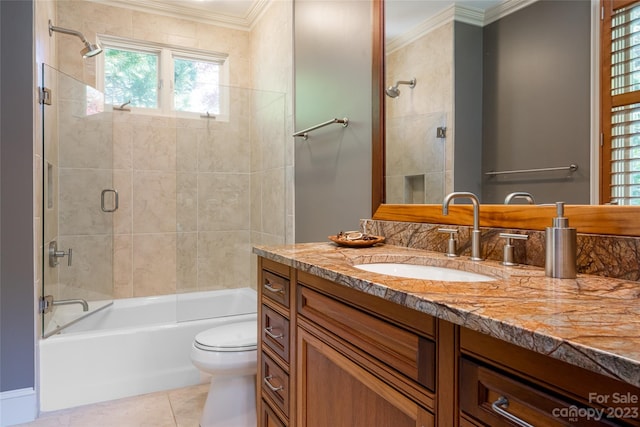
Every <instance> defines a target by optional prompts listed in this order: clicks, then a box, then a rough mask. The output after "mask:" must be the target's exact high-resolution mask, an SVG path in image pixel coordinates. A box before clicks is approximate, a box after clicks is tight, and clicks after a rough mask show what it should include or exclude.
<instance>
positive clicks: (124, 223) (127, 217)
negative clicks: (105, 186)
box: [107, 170, 133, 234]
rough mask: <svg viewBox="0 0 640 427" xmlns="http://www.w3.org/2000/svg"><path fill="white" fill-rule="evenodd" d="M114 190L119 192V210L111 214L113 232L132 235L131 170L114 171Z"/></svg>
mask: <svg viewBox="0 0 640 427" xmlns="http://www.w3.org/2000/svg"><path fill="white" fill-rule="evenodd" d="M113 189H115V190H116V191H117V192H118V210H116V211H115V212H113V213H112V214H111V215H112V217H113V232H114V233H115V234H124V233H131V232H132V230H133V225H132V223H133V194H132V192H133V173H132V172H131V170H114V171H113ZM107 215H108V214H107Z"/></svg>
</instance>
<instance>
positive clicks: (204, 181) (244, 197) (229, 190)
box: [198, 173, 251, 231]
mask: <svg viewBox="0 0 640 427" xmlns="http://www.w3.org/2000/svg"><path fill="white" fill-rule="evenodd" d="M250 179H251V178H250V175H249V174H221V173H207V174H204V173H203V174H200V176H199V180H198V229H199V230H200V231H217V230H248V229H249V219H250V215H251V214H250V210H249V207H250V206H249V205H250V203H251V199H250Z"/></svg>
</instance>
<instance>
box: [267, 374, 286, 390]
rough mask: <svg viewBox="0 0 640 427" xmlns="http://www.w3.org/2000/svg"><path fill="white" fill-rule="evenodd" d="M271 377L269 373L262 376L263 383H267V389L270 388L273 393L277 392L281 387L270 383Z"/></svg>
mask: <svg viewBox="0 0 640 427" xmlns="http://www.w3.org/2000/svg"><path fill="white" fill-rule="evenodd" d="M272 378H273V376H272V375H269V376H268V377H264V383H265V384H266V385H267V387H269V390H271V391H272V392H274V393H277V392H279V391H280V390H282V389H283V387H282V386H280V387H276V386H274V385H273V384H271V379H272Z"/></svg>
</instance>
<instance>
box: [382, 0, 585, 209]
mask: <svg viewBox="0 0 640 427" xmlns="http://www.w3.org/2000/svg"><path fill="white" fill-rule="evenodd" d="M514 5H515V7H514ZM384 7H385V9H384V28H385V43H384V45H385V46H384V47H385V48H384V81H383V86H384V88H386V89H387V90H386V91H383V92H382V93H381V98H382V102H383V103H384V108H383V111H384V145H385V150H384V161H383V163H384V201H385V202H386V203H389V204H411V203H420V204H425V203H426V204H429V203H439V202H441V201H442V198H443V196H444V194H446V193H449V192H451V191H472V192H474V193H476V194H478V195H479V196H480V198H481V201H482V202H483V203H503V202H504V199H505V196H506V195H508V194H510V193H512V192H528V193H531V194H533V195H534V197H535V202H536V203H552V202H554V201H558V200H564V201H566V202H567V203H570V204H589V203H591V201H592V199H593V195H592V191H591V182H590V179H591V176H592V171H591V157H592V155H591V151H592V148H591V147H592V140H593V136H592V133H593V132H592V115H593V113H592V111H593V110H592V105H591V102H592V101H591V98H590V92H591V90H592V89H591V84H592V83H591V81H592V78H593V77H594V76H595V73H594V72H592V69H593V67H592V63H591V61H592V59H591V56H592V55H591V49H592V41H591V12H592V3H591V2H590V1H589V0H580V1H575V2H566V1H519V2H517V1H507V2H505V1H502V0H487V1H481V0H475V1H455V2H454V1H415V0H385V5H384ZM524 201H525V200H522V201H521V202H524Z"/></svg>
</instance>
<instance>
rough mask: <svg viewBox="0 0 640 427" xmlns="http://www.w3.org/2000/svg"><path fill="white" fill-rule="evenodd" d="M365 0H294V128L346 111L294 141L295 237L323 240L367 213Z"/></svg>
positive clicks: (369, 12) (368, 130) (368, 142)
mask: <svg viewBox="0 0 640 427" xmlns="http://www.w3.org/2000/svg"><path fill="white" fill-rule="evenodd" d="M371 22H372V5H371V3H370V2H365V1H331V0H296V2H295V5H294V37H295V38H294V40H295V42H294V45H295V47H294V61H295V62H294V66H295V128H296V130H300V129H305V128H307V127H310V126H314V125H316V124H318V123H322V122H325V121H327V120H330V119H333V118H334V117H335V118H343V117H348V118H349V120H350V122H349V126H348V127H347V128H342V127H341V125H338V124H333V125H330V126H327V127H325V128H323V129H319V130H317V131H314V132H312V133H310V135H309V139H308V140H307V141H304V140H303V139H302V138H296V142H295V222H296V224H295V239H296V241H297V242H309V241H325V240H327V236H328V235H331V234H336V233H337V232H338V231H340V230H345V231H346V230H354V229H355V230H357V229H358V228H359V220H360V219H361V218H369V217H371V167H372V166H371V125H372V123H371V107H372V95H371V63H372V62H371V60H372V47H371V45H372V39H371V34H372V28H371Z"/></svg>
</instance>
